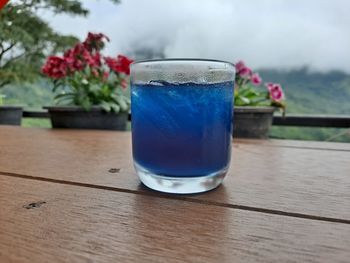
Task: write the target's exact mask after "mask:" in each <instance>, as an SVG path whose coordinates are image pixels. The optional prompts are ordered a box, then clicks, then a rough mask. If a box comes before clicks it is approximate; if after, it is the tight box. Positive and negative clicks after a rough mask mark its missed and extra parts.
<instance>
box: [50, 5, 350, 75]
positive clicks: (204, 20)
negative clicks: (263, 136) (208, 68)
mask: <svg viewBox="0 0 350 263" xmlns="http://www.w3.org/2000/svg"><path fill="white" fill-rule="evenodd" d="M85 3H86V6H87V7H88V8H89V9H90V10H91V14H90V16H89V18H88V19H81V18H79V19H76V18H68V17H55V18H54V19H51V20H50V21H51V23H52V24H53V25H54V27H56V28H57V29H58V30H59V31H61V32H67V33H74V34H78V35H79V36H80V37H81V38H83V37H84V35H85V34H86V33H87V32H88V31H101V32H104V33H106V34H107V35H109V36H110V37H111V40H112V41H111V43H110V45H109V49H108V51H109V52H113V53H117V52H128V51H130V50H132V49H134V48H135V47H136V46H137V47H140V46H146V47H154V48H155V49H158V50H164V51H165V54H166V56H167V57H199V58H216V59H223V60H229V61H236V60H238V59H243V60H245V61H247V63H248V64H250V65H251V66H252V67H254V68H261V67H272V68H283V69H287V68H295V67H300V66H304V65H307V66H310V67H311V68H312V69H315V70H322V71H324V70H330V69H339V70H344V71H347V72H350V16H348V14H347V11H348V10H350V1H347V0H308V1H304V0H279V1H277V0H260V1H256V0H245V1H239V0H231V1H230V0H147V1H142V0H123V1H122V4H120V5H117V6H116V5H113V4H111V3H110V2H108V1H106V0H104V1H89V2H85Z"/></svg>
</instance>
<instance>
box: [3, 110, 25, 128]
mask: <svg viewBox="0 0 350 263" xmlns="http://www.w3.org/2000/svg"><path fill="white" fill-rule="evenodd" d="M22 114H23V108H22V107H19V106H0V124H3V125H21V120H22Z"/></svg>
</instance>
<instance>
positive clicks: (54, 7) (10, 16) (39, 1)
mask: <svg viewBox="0 0 350 263" xmlns="http://www.w3.org/2000/svg"><path fill="white" fill-rule="evenodd" d="M113 2H116V3H117V2H118V1H115V0H114V1H113ZM40 11H49V12H52V13H55V14H69V15H78V16H86V15H87V14H88V10H86V9H85V8H84V7H83V6H82V4H81V1H77V0H21V1H13V2H12V1H10V2H9V3H8V4H7V5H6V6H5V7H4V8H3V9H2V10H1V11H0V88H1V87H4V86H6V85H9V84H14V83H23V82H24V81H34V80H36V79H37V78H38V77H39V76H40V67H41V65H42V62H43V59H44V58H45V57H46V56H47V54H54V53H57V52H60V51H62V50H64V49H66V48H67V47H69V46H71V45H73V44H74V43H76V42H77V41H78V39H77V38H75V37H74V36H67V35H62V34H59V33H57V32H55V31H54V30H53V29H52V28H51V27H50V25H49V24H48V22H47V21H45V20H43V19H42V18H41V17H40V16H39V15H38V14H39V13H40Z"/></svg>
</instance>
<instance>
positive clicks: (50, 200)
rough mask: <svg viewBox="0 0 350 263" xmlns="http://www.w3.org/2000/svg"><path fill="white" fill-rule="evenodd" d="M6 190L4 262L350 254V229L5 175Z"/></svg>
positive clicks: (1, 216) (0, 195) (0, 254)
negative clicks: (34, 203)
mask: <svg viewBox="0 0 350 263" xmlns="http://www.w3.org/2000/svg"><path fill="white" fill-rule="evenodd" d="M0 185H1V187H0V207H1V213H0V236H1V239H0V261H1V262H67V261H69V262H100V261H106V262H233V261H234V262H348V259H349V257H350V250H349V247H350V238H349V237H350V225H348V224H339V223H330V222H321V221H313V220H309V219H300V218H293V217H287V216H279V215H270V214H264V213H259V212H250V211H243V210H237V209H232V208H225V207H219V206H213V205H207V204H199V203H195V202H186V201H181V200H172V199H169V198H161V197H152V196H143V195H140V194H132V193H121V192H117V191H107V190H102V189H91V188H88V187H78V186H71V185H64V184H59V183H49V182H39V181H35V180H29V179H21V178H13V177H9V176H4V175H0ZM33 202H36V203H41V205H40V206H39V205H37V207H35V205H33V204H32V203H33ZM30 204H31V205H30Z"/></svg>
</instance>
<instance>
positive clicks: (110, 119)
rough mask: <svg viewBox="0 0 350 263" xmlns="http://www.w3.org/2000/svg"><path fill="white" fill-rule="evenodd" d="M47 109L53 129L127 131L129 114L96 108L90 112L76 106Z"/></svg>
mask: <svg viewBox="0 0 350 263" xmlns="http://www.w3.org/2000/svg"><path fill="white" fill-rule="evenodd" d="M44 109H47V110H48V112H49V114H50V118H51V124H52V127H53V128H71V129H98V130H118V131H125V130H126V124H127V121H128V113H127V112H121V113H112V112H105V111H104V110H103V109H102V108H101V107H97V106H94V107H92V108H91V109H90V110H89V111H86V110H84V109H83V108H81V107H76V106H52V107H44Z"/></svg>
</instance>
